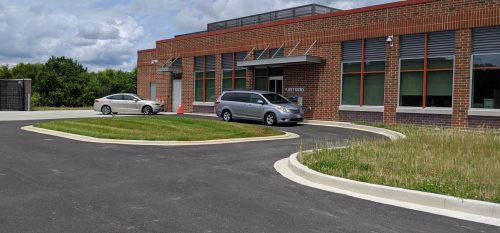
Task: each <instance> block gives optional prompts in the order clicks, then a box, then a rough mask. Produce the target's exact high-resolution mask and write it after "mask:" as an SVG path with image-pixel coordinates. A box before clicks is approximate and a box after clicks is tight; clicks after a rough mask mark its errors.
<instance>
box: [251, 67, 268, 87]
mask: <svg viewBox="0 0 500 233" xmlns="http://www.w3.org/2000/svg"><path fill="white" fill-rule="evenodd" d="M254 73H255V85H254V86H255V87H254V89H255V90H260V91H267V83H268V78H267V77H268V70H267V68H255V72H254Z"/></svg>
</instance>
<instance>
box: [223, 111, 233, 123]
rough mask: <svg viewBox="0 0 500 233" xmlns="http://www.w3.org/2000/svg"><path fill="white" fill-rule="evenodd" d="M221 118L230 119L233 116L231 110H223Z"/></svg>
mask: <svg viewBox="0 0 500 233" xmlns="http://www.w3.org/2000/svg"><path fill="white" fill-rule="evenodd" d="M222 119H223V120H224V121H231V120H232V119H233V116H232V115H231V112H230V111H228V110H225V111H224V112H223V113H222Z"/></svg>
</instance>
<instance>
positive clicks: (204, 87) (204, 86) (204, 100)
mask: <svg viewBox="0 0 500 233" xmlns="http://www.w3.org/2000/svg"><path fill="white" fill-rule="evenodd" d="M208 56H215V55H203V56H198V57H202V58H203V61H202V62H203V70H202V71H197V70H196V68H195V69H194V72H193V74H194V76H193V79H194V85H193V89H194V90H193V91H194V92H193V93H194V101H195V102H201V103H214V102H215V101H207V96H206V94H207V80H214V83H215V80H216V79H217V77H216V75H215V69H214V70H207V57H208ZM194 59H195V61H194V62H195V63H196V57H195V58H194ZM195 67H196V65H195ZM199 72H201V73H202V75H203V76H202V100H201V101H196V81H197V80H199V79H196V73H199ZM207 72H214V77H213V78H207ZM214 93H215V84H214Z"/></svg>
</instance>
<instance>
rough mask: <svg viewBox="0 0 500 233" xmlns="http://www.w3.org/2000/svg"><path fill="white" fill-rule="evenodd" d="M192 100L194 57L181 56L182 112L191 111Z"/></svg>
mask: <svg viewBox="0 0 500 233" xmlns="http://www.w3.org/2000/svg"><path fill="white" fill-rule="evenodd" d="M193 101H194V57H183V58H182V107H183V110H184V112H193Z"/></svg>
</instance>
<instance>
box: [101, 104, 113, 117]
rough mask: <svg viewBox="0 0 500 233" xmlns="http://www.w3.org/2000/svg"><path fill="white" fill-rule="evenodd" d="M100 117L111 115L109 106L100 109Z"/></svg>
mask: <svg viewBox="0 0 500 233" xmlns="http://www.w3.org/2000/svg"><path fill="white" fill-rule="evenodd" d="M101 112H102V115H109V114H111V108H110V107H109V106H103V107H102V108H101Z"/></svg>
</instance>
